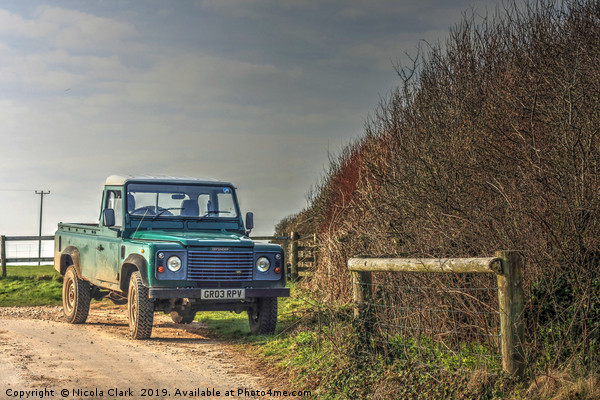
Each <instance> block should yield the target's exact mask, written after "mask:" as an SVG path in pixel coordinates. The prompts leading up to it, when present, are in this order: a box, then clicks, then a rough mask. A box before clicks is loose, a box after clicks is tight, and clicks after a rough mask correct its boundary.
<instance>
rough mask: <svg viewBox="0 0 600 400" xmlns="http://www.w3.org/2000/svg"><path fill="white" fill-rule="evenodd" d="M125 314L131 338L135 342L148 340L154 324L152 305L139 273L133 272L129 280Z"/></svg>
mask: <svg viewBox="0 0 600 400" xmlns="http://www.w3.org/2000/svg"><path fill="white" fill-rule="evenodd" d="M127 312H128V316H129V334H130V335H131V338H132V339H136V340H143V339H148V338H150V335H152V323H153V322H154V303H152V301H150V298H149V297H148V288H147V287H146V286H144V283H143V282H142V276H141V274H140V272H139V271H134V272H133V273H132V274H131V279H130V280H129V290H128V293H127Z"/></svg>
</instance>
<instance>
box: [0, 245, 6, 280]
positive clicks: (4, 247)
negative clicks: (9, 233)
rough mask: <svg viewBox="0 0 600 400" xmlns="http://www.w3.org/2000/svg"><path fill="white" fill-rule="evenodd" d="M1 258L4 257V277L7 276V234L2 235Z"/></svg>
mask: <svg viewBox="0 0 600 400" xmlns="http://www.w3.org/2000/svg"><path fill="white" fill-rule="evenodd" d="M0 258H1V259H2V277H3V278H5V277H6V236H4V235H2V236H0Z"/></svg>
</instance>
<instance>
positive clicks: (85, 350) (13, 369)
mask: <svg viewBox="0 0 600 400" xmlns="http://www.w3.org/2000/svg"><path fill="white" fill-rule="evenodd" d="M127 333H128V325H127V319H126V309H125V307H117V306H112V305H109V304H108V303H104V302H103V303H92V307H91V310H90V316H89V317H88V321H87V323H86V324H83V325H71V324H68V323H66V322H65V321H64V318H63V316H62V309H61V308H60V307H6V308H0V398H2V399H4V398H17V399H18V398H30V399H32V398H48V399H63V398H64V399H67V398H68V399H146V400H152V399H159V398H170V399H190V398H206V399H271V398H286V399H293V398H295V397H291V396H290V397H277V396H273V395H269V394H267V393H262V392H267V391H268V390H269V389H271V390H285V389H288V390H290V389H289V388H282V387H281V384H277V383H276V382H277V381H276V379H275V378H267V377H266V376H260V375H257V374H255V373H251V371H257V370H262V368H260V367H259V366H258V364H256V363H254V362H253V361H252V360H247V359H246V358H245V357H244V356H242V355H240V354H239V353H237V352H236V351H235V350H234V349H232V348H231V347H230V346H228V345H227V344H224V343H222V342H218V341H215V340H212V339H211V338H209V337H207V331H206V329H205V328H204V327H203V326H202V325H201V324H200V323H198V322H193V323H192V324H187V325H179V324H175V323H173V322H172V321H171V319H170V317H168V316H166V315H163V314H158V313H157V314H156V315H155V321H154V329H153V332H152V338H151V339H150V340H147V341H133V340H130V339H129V338H128V337H127ZM36 390H37V391H36ZM51 390H53V391H54V392H53V393H50V391H51ZM239 390H241V391H242V392H241V393H240V392H239ZM18 391H23V392H22V393H19V392H18ZM27 391H29V392H27ZM252 391H255V392H252ZM21 394H22V397H19V395H21ZM65 394H66V395H65ZM27 395H29V397H27Z"/></svg>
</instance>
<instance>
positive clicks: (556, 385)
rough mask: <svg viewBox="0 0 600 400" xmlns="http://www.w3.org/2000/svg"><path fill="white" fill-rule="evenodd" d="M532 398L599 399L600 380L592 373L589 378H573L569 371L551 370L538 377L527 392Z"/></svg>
mask: <svg viewBox="0 0 600 400" xmlns="http://www.w3.org/2000/svg"><path fill="white" fill-rule="evenodd" d="M526 398H528V399H532V400H571V399H577V400H598V399H600V380H599V379H598V376H597V375H595V374H592V375H590V376H588V377H587V378H579V379H573V378H572V377H571V376H570V375H569V374H568V373H567V372H564V371H550V372H549V373H547V374H545V375H540V376H538V377H536V378H535V379H534V380H533V382H532V383H531V385H530V386H529V389H528V390H527V392H526Z"/></svg>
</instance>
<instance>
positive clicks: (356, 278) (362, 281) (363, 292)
mask: <svg viewBox="0 0 600 400" xmlns="http://www.w3.org/2000/svg"><path fill="white" fill-rule="evenodd" d="M372 282H373V279H372V275H371V272H369V271H352V300H353V301H354V317H355V318H361V319H362V318H364V316H365V315H364V314H365V310H366V308H367V304H368V303H369V301H370V300H371V286H372Z"/></svg>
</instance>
